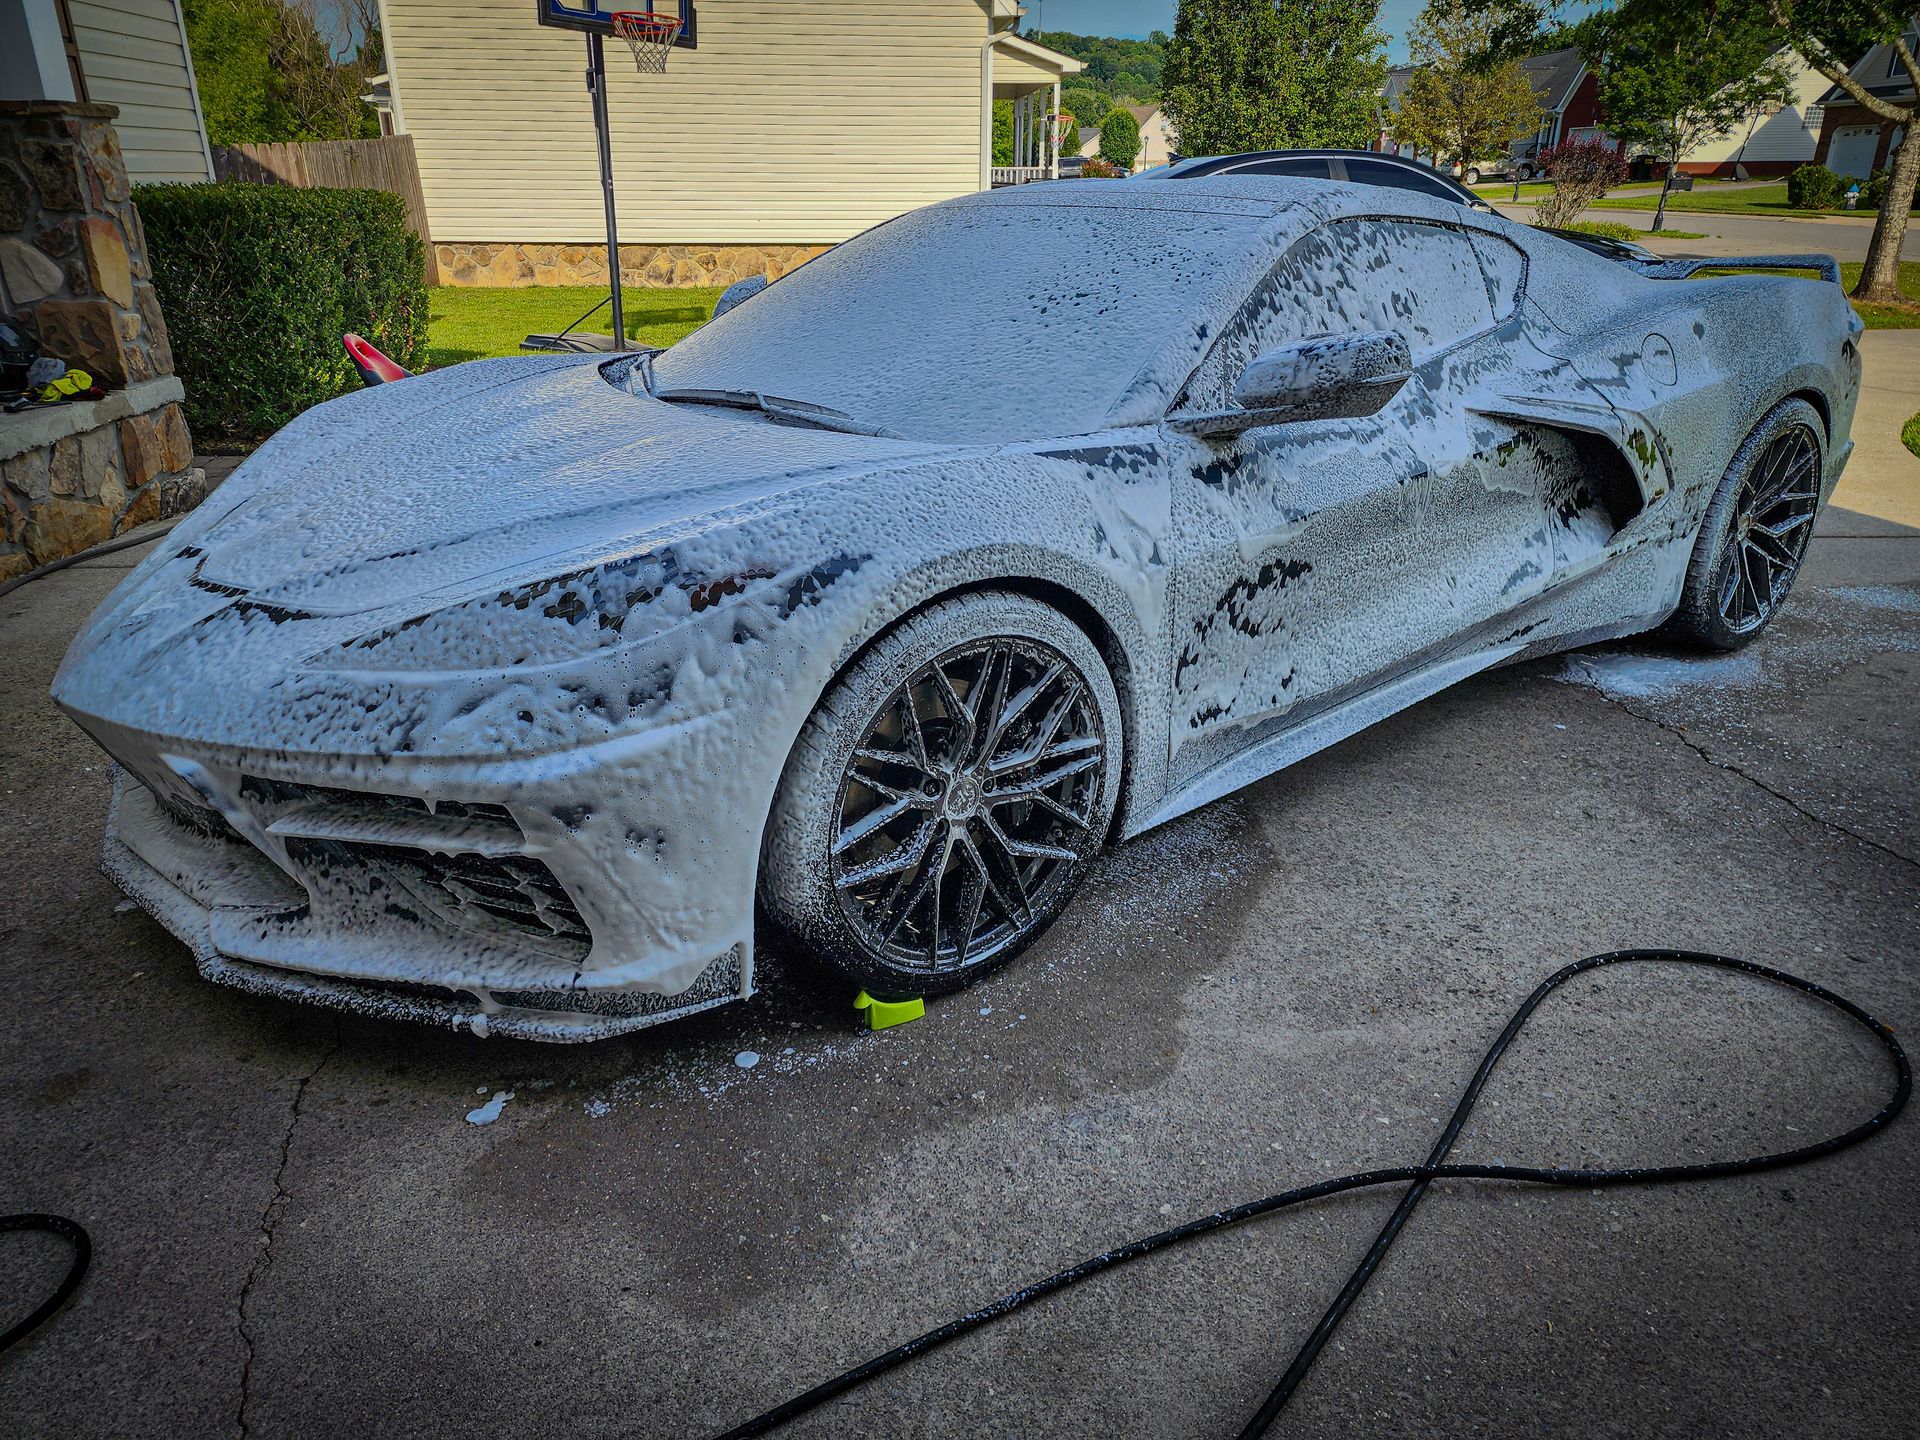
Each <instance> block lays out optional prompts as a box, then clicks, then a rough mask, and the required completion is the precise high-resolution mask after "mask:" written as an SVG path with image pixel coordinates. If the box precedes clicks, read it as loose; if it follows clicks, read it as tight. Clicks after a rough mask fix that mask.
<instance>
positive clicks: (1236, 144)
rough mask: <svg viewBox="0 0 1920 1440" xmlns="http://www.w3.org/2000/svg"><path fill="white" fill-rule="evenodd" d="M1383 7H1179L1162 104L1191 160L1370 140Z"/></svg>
mask: <svg viewBox="0 0 1920 1440" xmlns="http://www.w3.org/2000/svg"><path fill="white" fill-rule="evenodd" d="M1378 9H1379V6H1378V4H1377V0H1287V3H1286V4H1276V3H1275V0H1180V9H1179V11H1178V13H1177V14H1176V15H1175V17H1174V22H1173V39H1172V40H1171V41H1170V42H1169V43H1168V45H1167V63H1166V68H1165V70H1164V71H1162V72H1161V76H1160V99H1161V104H1162V106H1163V107H1164V109H1165V110H1166V112H1167V118H1168V120H1169V121H1170V122H1171V126H1172V128H1173V129H1174V131H1175V132H1176V133H1177V135H1178V137H1179V145H1180V149H1181V151H1182V153H1184V154H1187V155H1228V154H1237V153H1239V152H1241V151H1245V150H1283V149H1290V148H1295V147H1299V146H1312V145H1363V144H1365V143H1366V142H1367V141H1368V140H1370V139H1372V138H1373V135H1374V126H1375V118H1374V117H1375V106H1376V103H1377V97H1378V95H1379V91H1380V84H1381V81H1382V80H1383V79H1384V78H1385V76H1386V60H1385V58H1384V55H1383V53H1382V52H1383V50H1384V47H1385V45H1386V37H1385V36H1383V35H1382V34H1381V33H1380V31H1379V30H1378V29H1376V28H1375V26H1374V17H1375V14H1376V13H1377V11H1378Z"/></svg>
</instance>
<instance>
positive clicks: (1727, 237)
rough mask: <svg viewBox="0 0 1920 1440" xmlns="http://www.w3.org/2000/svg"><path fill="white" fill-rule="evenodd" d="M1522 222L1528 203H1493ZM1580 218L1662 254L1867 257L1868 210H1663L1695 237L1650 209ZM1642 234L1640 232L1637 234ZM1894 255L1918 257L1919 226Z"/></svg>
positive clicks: (1912, 228) (1525, 219)
mask: <svg viewBox="0 0 1920 1440" xmlns="http://www.w3.org/2000/svg"><path fill="white" fill-rule="evenodd" d="M1494 208H1495V209H1496V210H1498V211H1499V212H1500V213H1501V214H1502V215H1504V216H1506V217H1507V218H1508V219H1509V220H1516V221H1518V222H1520V223H1521V224H1522V225H1525V224H1527V223H1528V222H1530V221H1531V220H1532V219H1533V207H1532V206H1531V205H1506V204H1496V205H1495V206H1494ZM1580 218H1581V219H1582V220H1605V221H1609V222H1616V221H1617V222H1619V223H1620V224H1623V225H1631V226H1632V227H1633V228H1634V229H1636V230H1640V231H1643V232H1647V235H1651V240H1650V241H1648V243H1651V245H1652V246H1653V248H1654V249H1656V250H1658V251H1659V252H1660V253H1661V254H1663V255H1667V254H1671V255H1803V254H1807V253H1809V252H1811V253H1813V254H1816V255H1831V256H1833V258H1834V259H1836V260H1840V261H1847V260H1864V259H1866V258H1867V240H1868V238H1869V237H1870V236H1871V235H1872V234H1873V217H1872V216H1870V215H1834V216H1830V217H1826V218H1823V219H1818V220H1813V219H1787V218H1782V219H1778V220H1775V219H1772V218H1770V217H1768V216H1764V215H1716V214H1712V213H1709V212H1705V211H1695V210H1669V211H1668V212H1667V221H1666V224H1667V229H1669V230H1686V231H1691V232H1693V233H1695V234H1698V235H1701V236H1703V237H1704V238H1702V239H1699V240H1668V239H1665V238H1663V237H1662V236H1660V235H1656V234H1652V232H1651V231H1650V230H1649V227H1650V226H1651V225H1652V224H1653V212H1652V211H1651V210H1599V209H1595V210H1589V211H1587V212H1586V213H1585V214H1584V215H1582V216H1581V217H1580ZM1640 238H1642V239H1643V240H1645V239H1646V236H1644V235H1643V236H1642V237H1640ZM1900 255H1901V258H1902V259H1905V260H1920V227H1915V226H1909V227H1908V228H1907V235H1906V241H1905V243H1904V244H1903V245H1902V246H1901V249H1900Z"/></svg>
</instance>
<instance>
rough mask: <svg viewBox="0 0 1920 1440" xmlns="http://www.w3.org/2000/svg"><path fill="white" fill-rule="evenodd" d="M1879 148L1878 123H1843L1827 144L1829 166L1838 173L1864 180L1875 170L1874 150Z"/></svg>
mask: <svg viewBox="0 0 1920 1440" xmlns="http://www.w3.org/2000/svg"><path fill="white" fill-rule="evenodd" d="M1879 148H1880V127H1879V126H1878V125H1843V126H1841V127H1840V128H1839V129H1838V130H1836V131H1834V132H1833V140H1832V142H1831V143H1829V144H1828V146H1827V168H1828V169H1829V170H1831V171H1833V173H1834V174H1836V175H1851V176H1853V177H1854V178H1856V179H1859V180H1864V179H1866V178H1867V176H1868V175H1869V174H1871V173H1872V171H1873V152H1874V151H1875V150H1878V149H1879Z"/></svg>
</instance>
